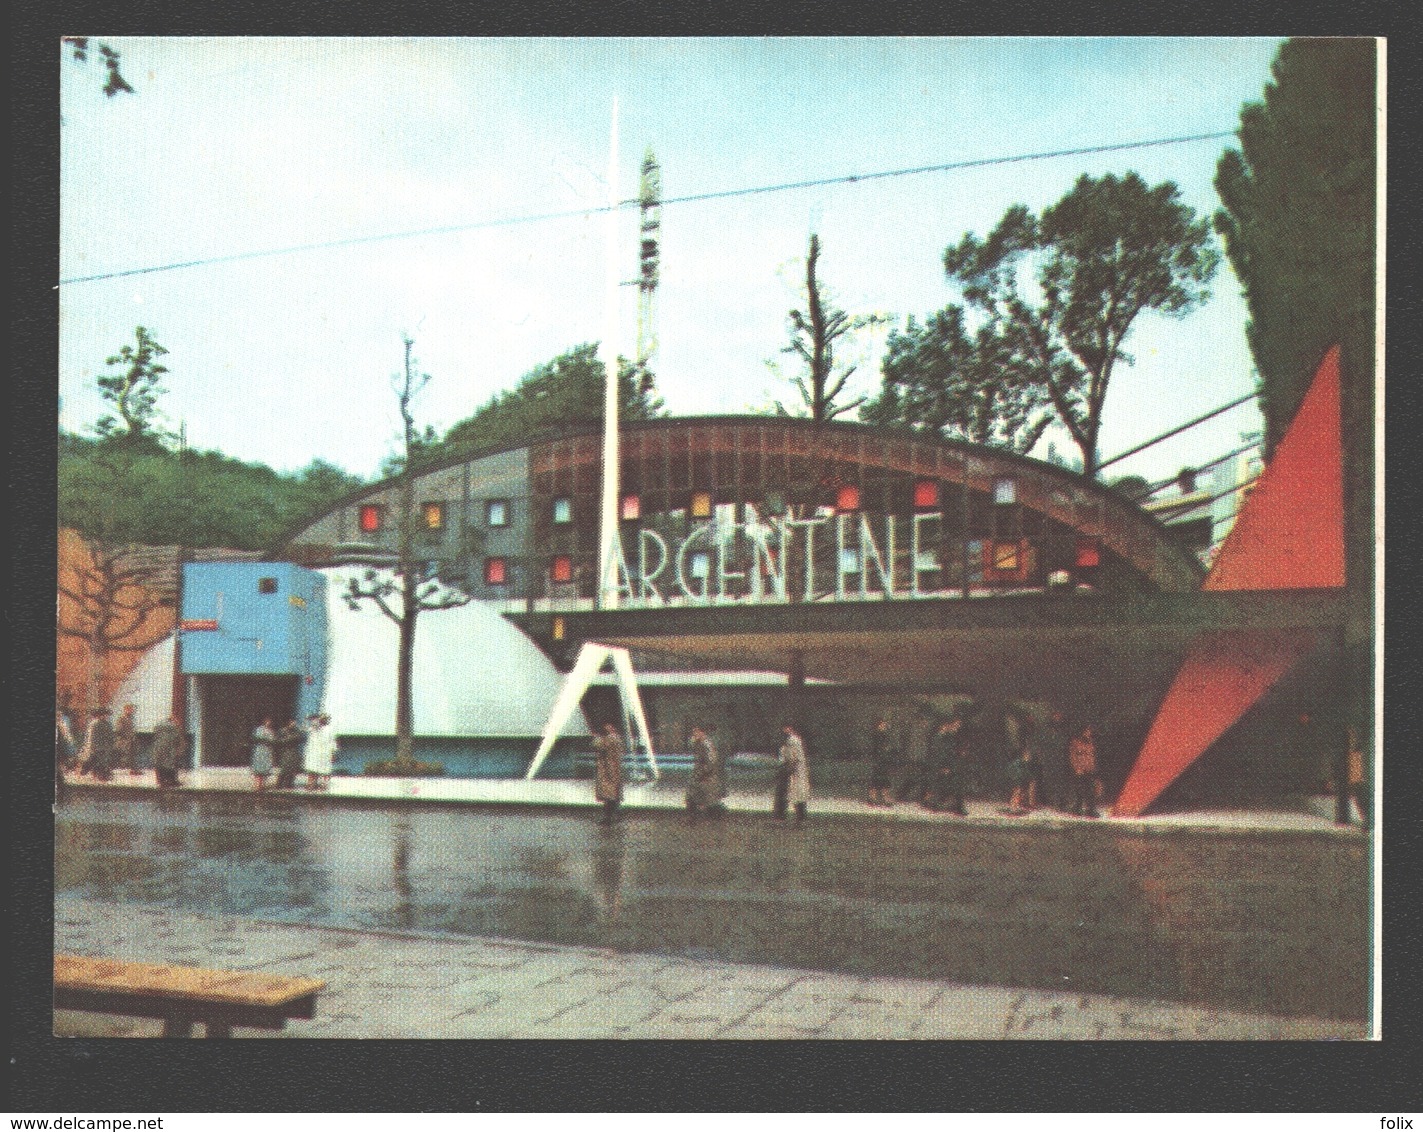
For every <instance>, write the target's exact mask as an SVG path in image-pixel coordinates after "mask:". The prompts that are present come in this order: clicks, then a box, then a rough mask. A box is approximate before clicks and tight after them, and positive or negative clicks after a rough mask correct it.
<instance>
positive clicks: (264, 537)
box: [58, 433, 362, 550]
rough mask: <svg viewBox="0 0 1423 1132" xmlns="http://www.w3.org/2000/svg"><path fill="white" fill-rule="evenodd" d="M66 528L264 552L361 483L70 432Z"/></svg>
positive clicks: (316, 467)
mask: <svg viewBox="0 0 1423 1132" xmlns="http://www.w3.org/2000/svg"><path fill="white" fill-rule="evenodd" d="M58 473H59V474H58V488H59V516H58V517H59V524H60V526H64V527H72V528H74V529H75V530H77V531H79V532H80V533H81V534H84V535H85V536H86V537H90V538H99V539H103V540H105V541H106V542H110V543H113V544H114V545H123V544H135V545H145V546H173V545H181V546H190V547H198V546H205V547H218V546H224V547H232V548H235V549H239V550H265V549H268V548H269V547H271V546H272V545H273V544H274V543H275V542H277V541H278V540H279V539H280V538H281V536H282V535H283V534H284V533H285V532H286V531H288V530H290V529H292V528H293V527H295V526H296V525H298V524H299V523H300V522H301V521H302V520H304V519H306V518H309V517H311V516H313V515H317V514H320V513H321V512H323V511H325V510H327V509H328V508H329V507H330V505H331V504H332V503H334V502H335V501H336V500H337V499H339V498H341V497H342V496H344V495H347V494H349V493H350V492H352V491H354V490H355V489H356V488H357V487H359V486H360V485H361V483H362V481H361V480H360V479H359V478H357V477H355V476H352V475H349V474H348V473H346V472H344V471H342V470H341V469H339V468H337V467H335V466H334V465H332V464H328V463H325V462H324V461H320V460H315V461H313V462H312V463H311V464H310V465H309V466H308V467H307V468H306V469H304V470H303V471H301V472H298V473H297V474H296V475H279V474H278V473H277V472H275V471H273V470H272V469H271V468H269V467H267V466H266V465H265V464H257V463H246V462H244V461H242V460H236V459H233V458H232V457H230V456H224V455H223V454H222V453H220V452H205V451H199V450H193V449H187V450H184V451H183V452H181V453H178V452H170V451H168V450H166V449H162V448H157V447H154V448H137V449H135V448H132V447H129V446H127V445H124V444H122V443H118V442H115V441H112V440H96V439H92V438H89V437H80V436H74V435H71V434H68V433H65V434H62V435H61V437H60V447H59V468H58Z"/></svg>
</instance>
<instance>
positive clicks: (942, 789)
mask: <svg viewBox="0 0 1423 1132" xmlns="http://www.w3.org/2000/svg"><path fill="white" fill-rule="evenodd" d="M929 755H930V775H931V779H930V783H929V789H928V791H926V793H925V801H924V804H925V805H926V806H927V807H928V808H929V809H931V810H942V809H947V810H948V812H949V813H951V814H958V815H959V816H960V817H967V816H968V810H967V809H966V808H965V807H964V794H965V793H966V792H967V791H968V747H967V746H966V744H965V743H964V741H963V720H962V719H960V718H958V717H957V716H955V717H954V718H953V719H946V720H944V721H943V722H942V723H940V724H939V726H938V728H937V729H936V730H935V731H934V734H933V735H932V736H930V738H929Z"/></svg>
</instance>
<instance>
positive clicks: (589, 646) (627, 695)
mask: <svg viewBox="0 0 1423 1132" xmlns="http://www.w3.org/2000/svg"><path fill="white" fill-rule="evenodd" d="M609 659H611V660H612V662H613V674H614V676H615V678H616V679H617V686H618V694H619V695H620V696H621V697H622V702H623V713H624V715H626V716H628V717H630V718H631V720H632V725H633V727H634V729H635V730H636V736H635V738H636V740H637V742H638V743H640V744H641V745H642V749H643V750H644V751H645V752H646V753H647V762H648V765H649V766H650V767H651V768H652V779H653V781H654V782H655V781H657V779H658V777H659V775H660V772H659V770H658V768H657V754H656V753H655V752H654V751H653V749H652V734H651V732H649V731H648V730H647V716H646V714H645V713H644V712H643V710H642V697H641V696H640V695H639V694H638V691H637V679H636V677H635V676H634V675H633V671H632V657H631V656H629V655H628V650H627V649H620V648H616V647H614V646H613V645H600V644H598V643H597V642H595V641H586V642H584V644H583V647H582V648H580V649H579V650H578V659H577V660H576V661H574V662H573V669H572V671H570V672H569V674H568V675H567V676H565V677H564V679H563V687H562V688H561V689H559V693H558V699H556V700H555V701H554V703H553V711H551V712H550V713H549V717H548V722H547V723H546V724H544V733H543V739H542V740H541V741H540V742H539V749H538V751H537V752H535V754H534V761H533V762H531V763H530V764H529V769H528V771H527V773H526V774H525V775H524V777H525V778H533V777H534V775H536V774H538V772H539V768H540V767H541V766H543V763H544V760H545V759H546V758H548V755H549V752H550V751H552V750H553V745H554V743H555V742H557V741H558V736H559V734H560V733H561V732H562V731H563V727H564V724H566V723H567V722H568V721H569V720H570V719H571V718H573V713H574V712H575V711H577V710H578V704H579V702H580V701H581V700H582V699H583V693H585V692H586V691H588V688H589V686H590V685H591V684H592V683H593V681H594V680H595V679H596V678H597V676H598V673H599V672H601V671H602V670H603V665H605V664H606V663H607V662H608V660H609Z"/></svg>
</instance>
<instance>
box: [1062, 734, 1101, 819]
mask: <svg viewBox="0 0 1423 1132" xmlns="http://www.w3.org/2000/svg"><path fill="white" fill-rule="evenodd" d="M1067 761H1068V763H1069V764H1070V765H1071V767H1072V805H1071V807H1070V812H1071V813H1074V814H1080V815H1082V816H1083V817H1087V818H1095V817H1097V816H1098V814H1097V742H1096V740H1095V739H1094V738H1093V737H1092V729H1091V728H1090V727H1084V728H1083V729H1082V731H1081V733H1080V734H1078V735H1077V737H1076V738H1074V739H1073V740H1072V742H1071V743H1069V744H1068V745H1067Z"/></svg>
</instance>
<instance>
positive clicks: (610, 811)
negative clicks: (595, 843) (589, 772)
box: [593, 723, 627, 825]
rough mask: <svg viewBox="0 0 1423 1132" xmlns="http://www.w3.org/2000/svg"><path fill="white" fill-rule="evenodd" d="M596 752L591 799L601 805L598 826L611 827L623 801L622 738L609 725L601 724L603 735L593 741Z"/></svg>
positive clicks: (624, 748) (623, 748)
mask: <svg viewBox="0 0 1423 1132" xmlns="http://www.w3.org/2000/svg"><path fill="white" fill-rule="evenodd" d="M593 750H594V751H595V752H597V769H596V772H595V775H594V779H593V797H594V798H596V799H597V800H598V801H599V802H601V803H602V805H603V816H602V817H600V818H599V819H598V824H599V825H612V824H613V822H615V821H617V819H618V804H619V803H620V802H622V800H623V756H624V754H626V750H627V749H626V747H624V746H623V737H622V736H621V735H619V734H618V729H617V728H616V727H614V726H613V725H612V724H611V723H605V724H603V733H602V734H601V735H599V736H598V738H596V739H594V740H593Z"/></svg>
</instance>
